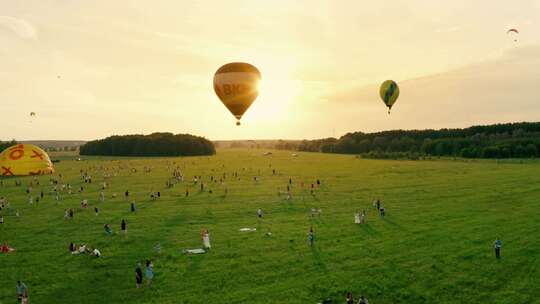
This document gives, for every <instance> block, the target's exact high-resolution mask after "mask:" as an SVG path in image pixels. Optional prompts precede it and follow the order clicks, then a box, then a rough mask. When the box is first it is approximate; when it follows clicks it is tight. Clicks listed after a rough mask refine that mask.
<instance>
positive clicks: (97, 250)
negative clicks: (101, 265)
mask: <svg viewBox="0 0 540 304" xmlns="http://www.w3.org/2000/svg"><path fill="white" fill-rule="evenodd" d="M90 255H93V256H95V257H96V258H99V257H100V256H101V251H99V249H97V248H94V250H92V253H90Z"/></svg>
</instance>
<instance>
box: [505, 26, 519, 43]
mask: <svg viewBox="0 0 540 304" xmlns="http://www.w3.org/2000/svg"><path fill="white" fill-rule="evenodd" d="M506 34H507V35H510V36H511V37H512V38H513V39H514V42H517V36H518V35H519V31H518V30H517V29H515V28H511V29H509V30H508V31H506Z"/></svg>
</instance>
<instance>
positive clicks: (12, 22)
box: [0, 16, 37, 40]
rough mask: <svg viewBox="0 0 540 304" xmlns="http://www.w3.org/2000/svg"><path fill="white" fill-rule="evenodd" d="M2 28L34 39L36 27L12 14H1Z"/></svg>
mask: <svg viewBox="0 0 540 304" xmlns="http://www.w3.org/2000/svg"><path fill="white" fill-rule="evenodd" d="M0 28H6V29H8V30H10V31H11V32H13V33H14V34H15V35H17V36H18V37H20V38H22V39H30V40H34V39H36V37H37V31H36V28H35V27H34V26H33V25H32V24H31V23H30V22H28V21H26V20H23V19H18V18H15V17H10V16H0Z"/></svg>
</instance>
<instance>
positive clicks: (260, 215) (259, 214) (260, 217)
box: [257, 208, 263, 219]
mask: <svg viewBox="0 0 540 304" xmlns="http://www.w3.org/2000/svg"><path fill="white" fill-rule="evenodd" d="M257 216H258V217H259V219H262V217H263V211H262V209H261V208H259V210H257Z"/></svg>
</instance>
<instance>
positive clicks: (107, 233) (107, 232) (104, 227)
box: [103, 224, 113, 235]
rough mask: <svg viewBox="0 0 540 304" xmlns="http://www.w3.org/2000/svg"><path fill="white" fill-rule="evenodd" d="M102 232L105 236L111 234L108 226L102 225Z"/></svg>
mask: <svg viewBox="0 0 540 304" xmlns="http://www.w3.org/2000/svg"><path fill="white" fill-rule="evenodd" d="M103 230H105V234H106V235H112V233H113V232H112V229H111V227H109V224H105V225H103Z"/></svg>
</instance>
